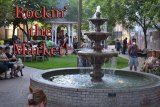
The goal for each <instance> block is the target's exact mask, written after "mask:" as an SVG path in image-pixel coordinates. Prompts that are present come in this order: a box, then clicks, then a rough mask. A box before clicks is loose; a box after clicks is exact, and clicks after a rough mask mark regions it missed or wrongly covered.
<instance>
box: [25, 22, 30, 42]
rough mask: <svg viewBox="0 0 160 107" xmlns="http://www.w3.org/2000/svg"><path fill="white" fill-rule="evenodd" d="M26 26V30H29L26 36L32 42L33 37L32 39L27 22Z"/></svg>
mask: <svg viewBox="0 0 160 107" xmlns="http://www.w3.org/2000/svg"><path fill="white" fill-rule="evenodd" d="M25 24H26V29H27V34H26V36H27V40H28V41H30V40H31V37H30V35H29V28H28V22H27V21H26V22H25Z"/></svg>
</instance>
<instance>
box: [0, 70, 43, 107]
mask: <svg viewBox="0 0 160 107" xmlns="http://www.w3.org/2000/svg"><path fill="white" fill-rule="evenodd" d="M36 72H42V70H39V69H34V68H29V67H25V68H24V69H23V74H24V76H23V77H18V78H13V79H6V80H0V107H26V105H27V96H28V93H29V91H28V87H29V84H30V75H32V74H34V73H36Z"/></svg>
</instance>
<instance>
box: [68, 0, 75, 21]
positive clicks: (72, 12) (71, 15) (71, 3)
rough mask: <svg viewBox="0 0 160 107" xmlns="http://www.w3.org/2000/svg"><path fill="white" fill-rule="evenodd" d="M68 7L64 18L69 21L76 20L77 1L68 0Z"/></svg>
mask: <svg viewBox="0 0 160 107" xmlns="http://www.w3.org/2000/svg"><path fill="white" fill-rule="evenodd" d="M68 4H69V7H68V9H67V12H66V16H65V18H66V19H67V20H69V21H77V20H78V0H69V1H68Z"/></svg>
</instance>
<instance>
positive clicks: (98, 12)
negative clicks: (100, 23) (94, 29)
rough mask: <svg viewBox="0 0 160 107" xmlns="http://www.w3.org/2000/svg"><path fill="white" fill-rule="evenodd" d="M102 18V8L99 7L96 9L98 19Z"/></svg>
mask: <svg viewBox="0 0 160 107" xmlns="http://www.w3.org/2000/svg"><path fill="white" fill-rule="evenodd" d="M100 16H101V7H100V6H97V9H96V18H100Z"/></svg>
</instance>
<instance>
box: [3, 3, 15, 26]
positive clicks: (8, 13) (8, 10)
mask: <svg viewBox="0 0 160 107" xmlns="http://www.w3.org/2000/svg"><path fill="white" fill-rule="evenodd" d="M11 5H12V0H1V1H0V27H1V26H3V25H8V23H7V19H12V7H11Z"/></svg>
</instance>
